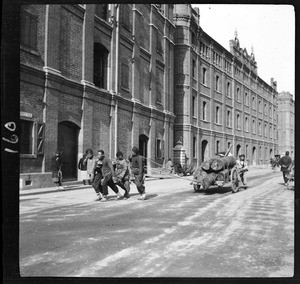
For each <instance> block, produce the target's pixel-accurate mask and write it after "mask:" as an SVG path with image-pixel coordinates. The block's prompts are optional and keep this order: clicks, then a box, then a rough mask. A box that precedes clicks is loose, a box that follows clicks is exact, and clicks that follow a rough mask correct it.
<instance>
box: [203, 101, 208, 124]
mask: <svg viewBox="0 0 300 284" xmlns="http://www.w3.org/2000/svg"><path fill="white" fill-rule="evenodd" d="M202 119H203V120H207V119H206V102H203V103H202Z"/></svg>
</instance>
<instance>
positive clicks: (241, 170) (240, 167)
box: [236, 154, 248, 188]
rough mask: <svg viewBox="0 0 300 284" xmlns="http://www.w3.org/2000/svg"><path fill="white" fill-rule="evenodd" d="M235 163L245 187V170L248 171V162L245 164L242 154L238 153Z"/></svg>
mask: <svg viewBox="0 0 300 284" xmlns="http://www.w3.org/2000/svg"><path fill="white" fill-rule="evenodd" d="M236 165H237V168H238V174H239V177H240V179H241V181H242V183H243V187H244V188H247V178H246V175H245V172H247V171H248V164H247V161H245V155H244V154H242V155H239V160H237V161H236Z"/></svg>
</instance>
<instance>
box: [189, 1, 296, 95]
mask: <svg viewBox="0 0 300 284" xmlns="http://www.w3.org/2000/svg"><path fill="white" fill-rule="evenodd" d="M192 7H193V8H194V7H199V10H200V26H201V28H202V29H203V30H204V31H205V32H206V33H207V34H208V35H209V36H211V37H212V38H213V39H214V40H216V41H217V42H218V43H219V44H221V45H222V46H223V47H224V48H225V49H227V50H229V40H231V39H234V32H235V30H236V31H237V34H238V39H239V42H240V47H241V48H246V49H247V52H248V54H250V53H251V47H252V46H253V49H254V55H255V60H256V62H257V72H258V76H259V77H260V78H261V79H263V80H264V81H265V82H266V83H268V84H270V80H271V78H274V80H275V81H277V91H278V92H282V91H286V92H290V93H291V94H292V95H293V96H294V95H295V12H294V7H293V6H292V5H260V4H250V5H242V4H237V5H229V4H227V5H221V4H219V5H216V4H215V5H210V4H201V5H196V4H192Z"/></svg>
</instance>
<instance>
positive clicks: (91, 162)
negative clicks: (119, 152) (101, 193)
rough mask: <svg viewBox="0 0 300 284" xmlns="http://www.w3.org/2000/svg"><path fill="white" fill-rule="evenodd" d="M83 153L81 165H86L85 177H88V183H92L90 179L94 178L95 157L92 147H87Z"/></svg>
mask: <svg viewBox="0 0 300 284" xmlns="http://www.w3.org/2000/svg"><path fill="white" fill-rule="evenodd" d="M85 154H86V158H85V159H84V160H83V165H85V166H86V175H87V176H86V179H88V183H89V184H92V180H93V179H94V166H95V163H96V160H97V159H96V157H94V152H93V150H92V149H87V150H86V151H85Z"/></svg>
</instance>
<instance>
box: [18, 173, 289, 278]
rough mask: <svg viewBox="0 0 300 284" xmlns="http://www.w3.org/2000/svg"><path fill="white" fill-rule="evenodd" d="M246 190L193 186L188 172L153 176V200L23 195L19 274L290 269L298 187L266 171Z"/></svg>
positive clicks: (87, 192)
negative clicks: (159, 177)
mask: <svg viewBox="0 0 300 284" xmlns="http://www.w3.org/2000/svg"><path fill="white" fill-rule="evenodd" d="M260 174H261V175H260V176H257V177H250V178H249V188H248V189H247V190H241V191H240V192H238V193H236V194H232V193H231V191H230V189H229V188H224V189H217V188H216V189H211V190H210V192H208V193H206V194H205V193H195V192H194V191H193V189H192V186H191V185H189V181H188V180H186V179H170V180H156V181H151V182H148V184H147V190H148V194H149V199H148V200H146V201H138V200H137V197H138V196H137V195H136V190H135V188H134V187H132V194H135V195H133V196H132V197H131V198H130V199H128V200H120V201H117V200H116V199H115V196H114V195H112V197H111V199H110V201H108V202H106V203H100V202H94V201H93V199H94V197H95V195H94V192H93V190H92V189H91V188H84V189H80V190H74V191H65V192H55V193H48V194H40V195H32V196H23V197H22V198H21V200H20V269H21V276H71V277H291V276H292V275H293V265H294V260H293V259H294V192H293V191H290V190H285V189H284V188H285V187H284V186H283V184H282V177H281V175H280V173H270V172H269V171H266V170H265V171H261V172H260Z"/></svg>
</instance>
